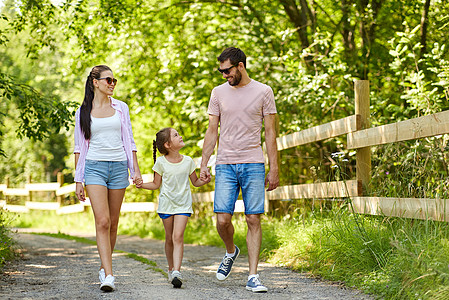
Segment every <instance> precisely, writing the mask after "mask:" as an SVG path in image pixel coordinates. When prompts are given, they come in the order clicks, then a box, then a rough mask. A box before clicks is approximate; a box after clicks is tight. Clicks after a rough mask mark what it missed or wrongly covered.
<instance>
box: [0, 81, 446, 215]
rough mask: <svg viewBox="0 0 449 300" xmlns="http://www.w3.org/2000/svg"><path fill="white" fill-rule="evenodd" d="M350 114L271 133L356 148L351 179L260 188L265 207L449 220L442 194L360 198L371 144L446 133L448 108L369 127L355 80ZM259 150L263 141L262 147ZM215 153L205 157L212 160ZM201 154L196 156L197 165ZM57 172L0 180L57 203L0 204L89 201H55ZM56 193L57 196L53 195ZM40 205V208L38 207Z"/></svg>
mask: <svg viewBox="0 0 449 300" xmlns="http://www.w3.org/2000/svg"><path fill="white" fill-rule="evenodd" d="M354 92H355V99H354V100H355V114H354V115H352V116H348V117H346V118H342V119H339V120H335V121H332V122H329V123H326V124H322V125H319V126H315V127H312V128H308V129H305V130H302V131H298V132H295V133H292V134H288V135H285V136H280V137H278V138H277V140H276V142H277V146H278V151H279V152H281V151H282V150H285V149H289V148H293V147H297V146H301V145H305V144H309V143H313V142H317V141H321V140H325V139H329V138H335V137H338V136H341V135H346V138H347V149H356V153H357V154H356V179H355V180H348V181H344V182H343V181H339V182H320V183H313V184H298V185H288V186H280V187H278V188H277V189H276V190H274V191H270V192H266V203H265V207H266V209H268V201H274V200H287V199H300V198H310V199H342V198H351V199H352V203H353V206H354V209H355V211H356V212H357V213H361V214H371V215H379V214H383V215H386V216H393V217H406V218H417V219H432V220H438V221H449V211H448V209H447V204H448V203H447V201H448V200H447V199H428V198H386V197H364V191H366V188H367V187H368V186H369V182H370V180H371V148H370V147H371V146H376V145H383V144H387V143H394V142H399V141H406V140H413V139H420V138H425V137H430V136H436V135H442V134H447V133H449V111H443V112H439V113H435V114H432V115H428V116H423V117H418V118H414V119H410V120H405V121H401V122H396V123H393V124H387V125H382V126H378V127H374V128H371V126H370V120H369V116H370V111H369V107H370V101H369V83H368V81H366V80H358V81H355V84H354ZM264 149H265V146H264ZM214 158H215V157H212V158H211V160H210V161H209V166H210V165H213V164H214V162H215V160H214ZM200 161H201V159H200V158H196V159H195V162H196V163H197V165H199V163H200ZM143 177H144V181H150V180H152V175H149V174H145V175H143ZM62 183H63V182H62V180H60V177H59V176H58V183H45V184H42V183H41V184H33V183H31V182H30V180H29V182H28V184H26V185H25V188H23V189H18V188H9V187H8V182H6V184H0V191H1V192H2V194H3V196H4V197H6V198H7V197H8V196H13V195H14V196H27V197H29V199H30V200H31V199H32V192H34V191H50V192H54V193H55V195H56V197H57V199H59V200H58V201H57V203H56V204H55V203H53V204H48V203H45V204H43V203H39V202H33V201H27V202H26V203H25V206H18V205H11V204H8V203H7V201H0V206H3V207H5V208H6V209H9V210H11V211H29V210H30V209H52V210H55V211H57V212H58V213H72V212H79V211H83V210H84V209H85V207H86V206H89V203H88V202H87V203H84V204H75V205H69V206H62V205H61V201H60V199H61V197H62V196H64V195H66V194H69V193H74V192H75V184H69V185H63V184H62ZM58 197H59V198H58ZM213 198H214V192H213V191H212V192H205V193H194V194H193V201H194V202H195V203H202V202H213ZM44 207H45V208H44ZM156 208H157V205H156V204H155V203H153V202H143V203H127V202H125V203H123V207H122V211H124V212H126V211H155V210H156ZM238 211H243V203H242V201H241V200H238V201H237V204H236V212H238Z"/></svg>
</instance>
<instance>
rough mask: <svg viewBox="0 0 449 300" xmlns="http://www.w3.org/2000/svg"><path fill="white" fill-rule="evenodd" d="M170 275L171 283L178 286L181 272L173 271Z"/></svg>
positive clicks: (180, 281)
mask: <svg viewBox="0 0 449 300" xmlns="http://www.w3.org/2000/svg"><path fill="white" fill-rule="evenodd" d="M171 276H172V280H171V283H172V284H173V287H174V288H180V287H181V285H182V276H181V272H179V271H173V272H172V273H171Z"/></svg>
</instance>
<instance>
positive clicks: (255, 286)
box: [246, 274, 268, 293]
mask: <svg viewBox="0 0 449 300" xmlns="http://www.w3.org/2000/svg"><path fill="white" fill-rule="evenodd" d="M246 289H247V290H248V291H252V292H254V293H266V292H267V291H268V289H267V288H266V287H265V286H263V284H262V283H261V282H260V280H259V274H256V275H251V276H249V277H248V282H247V283H246Z"/></svg>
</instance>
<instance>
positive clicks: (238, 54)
mask: <svg viewBox="0 0 449 300" xmlns="http://www.w3.org/2000/svg"><path fill="white" fill-rule="evenodd" d="M228 59H229V61H230V62H231V64H232V65H233V66H236V65H238V63H239V62H242V63H243V65H244V66H245V69H246V55H245V53H243V51H242V50H240V49H239V48H235V47H229V48H226V49H225V50H223V52H221V54H220V56H219V57H218V58H217V60H218V61H219V62H221V63H223V62H225V61H226V60H228Z"/></svg>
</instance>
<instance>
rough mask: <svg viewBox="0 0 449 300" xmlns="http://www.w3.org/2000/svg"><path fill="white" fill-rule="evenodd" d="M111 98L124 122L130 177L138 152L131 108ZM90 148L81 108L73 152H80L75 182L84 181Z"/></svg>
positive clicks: (76, 122)
mask: <svg viewBox="0 0 449 300" xmlns="http://www.w3.org/2000/svg"><path fill="white" fill-rule="evenodd" d="M110 99H111V106H112V107H113V108H114V109H115V110H116V111H118V112H119V116H120V122H121V124H122V141H123V146H124V148H125V153H126V159H127V160H128V169H129V171H130V175H129V176H130V178H132V177H133V176H134V163H133V154H132V152H133V151H136V152H137V147H136V144H135V143H134V137H133V130H132V128H131V119H130V117H129V108H128V105H126V103H125V102H122V101H120V100H117V99H114V98H112V97H110ZM88 149H89V141H88V140H86V139H85V138H84V134H83V132H82V131H81V126H80V108H78V110H77V111H76V113H75V147H74V150H73V153H79V154H80V156H79V159H78V164H77V166H76V171H75V182H83V181H84V167H85V165H86V155H87V150H88Z"/></svg>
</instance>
